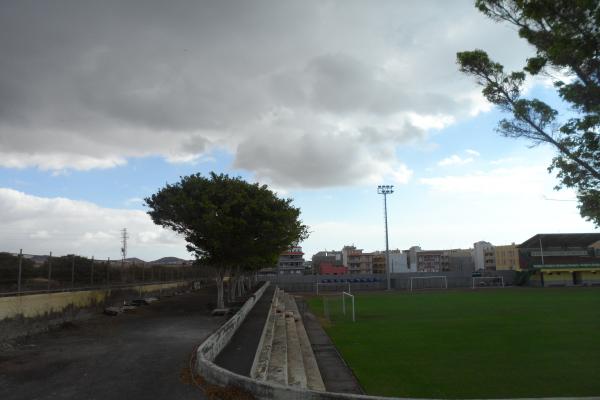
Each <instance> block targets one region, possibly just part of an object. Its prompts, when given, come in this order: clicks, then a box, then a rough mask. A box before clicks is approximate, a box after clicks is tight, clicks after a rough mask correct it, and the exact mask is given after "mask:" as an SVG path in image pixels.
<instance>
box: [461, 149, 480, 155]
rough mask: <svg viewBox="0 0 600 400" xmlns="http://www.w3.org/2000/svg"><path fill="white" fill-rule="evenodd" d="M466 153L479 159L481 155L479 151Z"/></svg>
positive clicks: (467, 150) (467, 151) (468, 150)
mask: <svg viewBox="0 0 600 400" xmlns="http://www.w3.org/2000/svg"><path fill="white" fill-rule="evenodd" d="M465 153H467V154H470V155H472V156H475V157H479V156H480V155H481V153H479V152H478V151H477V150H473V149H466V150H465Z"/></svg>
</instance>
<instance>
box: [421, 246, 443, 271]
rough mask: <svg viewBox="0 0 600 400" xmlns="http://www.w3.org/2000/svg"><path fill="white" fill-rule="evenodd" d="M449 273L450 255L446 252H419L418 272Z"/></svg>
mask: <svg viewBox="0 0 600 400" xmlns="http://www.w3.org/2000/svg"><path fill="white" fill-rule="evenodd" d="M441 271H448V254H447V253H446V252H445V251H444V250H421V251H417V272H441Z"/></svg>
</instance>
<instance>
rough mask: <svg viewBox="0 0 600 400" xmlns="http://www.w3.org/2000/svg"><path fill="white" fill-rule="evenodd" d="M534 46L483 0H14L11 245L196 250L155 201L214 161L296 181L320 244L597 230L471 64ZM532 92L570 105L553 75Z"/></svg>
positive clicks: (39, 250) (5, 58) (3, 149)
mask: <svg viewBox="0 0 600 400" xmlns="http://www.w3.org/2000/svg"><path fill="white" fill-rule="evenodd" d="M475 48H481V49H485V50H486V51H487V52H488V53H489V54H490V56H491V57H492V58H493V59H495V60H497V61H499V62H501V63H503V64H504V65H505V67H506V68H507V70H514V69H519V68H521V67H522V66H523V64H524V61H525V59H526V58H527V57H529V56H531V55H533V50H532V48H531V47H529V46H528V45H527V43H526V42H525V41H523V40H521V39H520V38H519V37H518V35H517V33H516V31H515V30H514V29H513V28H512V27H510V26H507V25H503V24H499V23H495V22H493V21H491V20H489V19H487V18H486V17H485V16H483V15H482V14H480V13H479V12H478V11H477V10H476V9H475V7H474V6H473V3H472V2H471V1H466V0H458V1H452V2H448V1H441V0H440V1H380V0H377V1H341V0H340V1H301V2H298V1H274V0H271V1H252V2H247V1H173V2H164V1H102V2H97V1H55V2H38V1H27V0H18V1H16V0H14V1H13V0H9V1H3V2H2V4H0V54H2V57H0V221H1V224H0V251H9V252H18V251H19V249H23V252H24V253H28V254H47V253H48V252H50V251H52V252H53V254H56V255H60V254H72V253H75V254H79V255H83V256H88V257H91V256H95V257H96V258H105V257H111V258H119V257H120V248H121V243H120V231H121V229H123V228H127V230H128V233H129V243H128V256H130V257H139V258H141V259H145V260H153V259H156V258H160V257H164V256H177V257H182V258H190V257H191V255H190V254H189V253H187V251H186V250H185V241H184V239H183V238H182V237H179V236H177V235H175V234H174V233H173V232H170V231H168V230H165V229H163V228H160V227H158V226H156V225H154V224H153V223H152V221H151V220H150V218H149V216H148V215H147V214H146V211H147V209H146V208H145V206H144V203H143V199H144V198H145V197H148V196H150V195H151V194H153V193H155V192H156V191H157V190H159V189H160V188H161V187H163V186H164V185H165V184H166V183H174V182H176V181H177V180H178V179H179V178H180V177H181V176H185V175H188V174H192V173H198V172H199V173H203V174H206V173H208V172H210V171H215V172H219V173H220V172H224V173H228V174H230V175H234V176H241V177H243V178H244V179H247V180H248V181H251V182H260V183H264V184H267V185H269V186H270V187H271V188H273V190H275V191H276V192H277V194H278V195H279V196H282V197H289V198H292V199H293V204H294V205H295V206H297V207H299V208H300V209H301V210H302V220H303V221H304V223H305V224H307V225H309V227H310V231H311V235H310V237H309V238H308V239H307V240H306V241H305V242H303V243H302V246H303V247H304V250H305V253H307V256H310V255H312V254H313V253H315V252H317V251H320V250H339V249H341V247H342V246H344V245H352V244H353V245H356V246H357V247H359V248H363V249H365V250H367V251H373V250H378V249H383V248H384V247H385V234H384V213H383V196H381V195H378V194H377V185H380V184H389V185H394V189H395V191H394V193H393V194H391V195H390V196H389V197H388V199H387V201H388V204H387V205H388V223H389V243H390V248H394V249H395V248H400V249H407V248H409V247H411V246H413V245H418V246H421V247H422V248H424V249H447V248H468V247H471V246H472V245H473V243H474V242H476V241H479V240H486V241H489V242H491V243H493V244H496V245H501V244H510V243H512V242H515V243H520V242H522V241H524V240H526V239H527V238H529V237H531V236H533V235H534V234H536V233H541V232H544V233H553V232H562V233H565V232H591V231H594V227H593V225H592V224H591V223H589V222H586V221H584V220H582V219H581V217H580V216H579V213H578V210H577V203H576V202H575V201H574V199H575V195H574V193H573V192H572V191H569V190H561V191H555V190H554V189H553V188H554V186H556V185H557V183H558V181H557V179H556V178H555V176H554V175H552V174H549V173H548V171H547V167H548V165H549V164H550V162H551V159H552V157H553V156H554V154H555V153H554V149H552V148H551V147H549V146H543V145H540V146H537V147H531V143H528V142H526V141H524V140H514V139H508V138H504V137H501V136H500V135H499V134H498V133H496V131H495V127H496V126H497V122H498V121H499V120H500V119H501V118H503V117H506V115H503V114H502V113H500V112H499V111H498V110H497V109H495V108H494V107H492V106H491V105H490V104H488V103H487V102H486V101H485V100H484V99H483V97H482V96H481V94H480V88H479V87H477V86H476V85H475V83H474V81H473V79H471V78H469V77H468V76H464V75H463V74H461V73H460V72H459V71H458V67H457V65H456V52H458V51H463V50H472V49H475ZM527 95H528V96H536V97H538V98H540V99H542V100H544V101H547V102H549V103H550V104H553V105H555V106H556V107H557V108H558V109H559V110H560V111H561V115H563V116H564V115H567V114H568V112H569V110H568V107H566V106H565V105H564V104H561V102H560V99H559V98H558V97H557V96H556V93H555V92H554V90H553V89H552V87H551V86H550V85H549V83H548V82H546V81H544V80H543V79H539V80H530V81H528V82H527Z"/></svg>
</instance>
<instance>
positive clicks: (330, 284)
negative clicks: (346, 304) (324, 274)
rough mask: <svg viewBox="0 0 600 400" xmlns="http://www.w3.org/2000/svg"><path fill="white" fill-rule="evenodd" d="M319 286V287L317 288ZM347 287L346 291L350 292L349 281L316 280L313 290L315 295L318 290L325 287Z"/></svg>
mask: <svg viewBox="0 0 600 400" xmlns="http://www.w3.org/2000/svg"><path fill="white" fill-rule="evenodd" d="M319 287H320V288H321V289H319ZM346 287H347V288H348V293H350V292H352V290H351V286H350V282H316V283H315V291H316V294H317V296H318V295H319V293H320V292H324V291H325V290H323V289H326V288H333V289H334V290H336V289H339V288H344V289H345V288H346Z"/></svg>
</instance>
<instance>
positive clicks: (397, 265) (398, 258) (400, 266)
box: [390, 250, 417, 274]
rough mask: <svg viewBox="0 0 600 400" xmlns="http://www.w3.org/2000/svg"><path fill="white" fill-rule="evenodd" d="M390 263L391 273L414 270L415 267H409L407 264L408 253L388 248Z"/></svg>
mask: <svg viewBox="0 0 600 400" xmlns="http://www.w3.org/2000/svg"><path fill="white" fill-rule="evenodd" d="M390 264H391V265H392V269H391V270H390V272H391V273H392V274H400V273H406V272H415V271H416V270H417V268H416V267H415V268H414V269H412V270H411V269H410V268H409V265H408V254H406V253H403V252H401V251H400V250H390Z"/></svg>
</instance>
